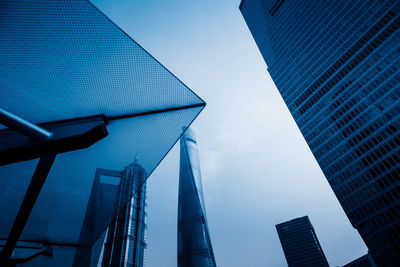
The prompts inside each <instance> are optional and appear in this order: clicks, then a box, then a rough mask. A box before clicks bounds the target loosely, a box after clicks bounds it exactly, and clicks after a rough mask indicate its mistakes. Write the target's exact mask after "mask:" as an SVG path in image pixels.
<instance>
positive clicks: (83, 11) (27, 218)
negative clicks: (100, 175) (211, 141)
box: [0, 0, 205, 266]
mask: <svg viewBox="0 0 400 267" xmlns="http://www.w3.org/2000/svg"><path fill="white" fill-rule="evenodd" d="M0 18H1V19H0V40H1V41H0V58H1V64H0V86H1V90H0V210H1V214H0V250H1V251H0V265H5V264H14V263H16V262H18V263H20V264H22V263H23V264H25V265H26V266H71V265H74V262H75V260H76V259H77V257H78V258H79V256H80V255H81V253H83V250H84V249H88V248H93V247H96V248H98V247H100V248H101V246H102V243H101V242H99V240H100V239H101V237H105V231H106V229H107V227H108V226H109V225H110V223H111V222H112V221H113V219H114V218H113V207H112V206H110V205H108V204H104V203H105V201H104V200H105V199H109V200H110V203H114V199H113V197H115V196H116V195H115V194H117V193H116V191H114V192H113V193H112V194H114V195H112V196H111V195H110V194H111V193H110V192H109V191H108V189H110V187H108V186H106V185H104V184H103V185H102V186H99V187H98V188H97V187H96V188H97V189H98V190H97V193H96V197H94V196H93V197H92V195H91V193H92V189H93V186H95V184H96V183H97V182H96V181H95V179H94V174H95V173H96V170H98V169H99V168H102V169H108V170H122V169H124V167H126V166H128V165H129V164H131V163H132V161H133V159H134V158H138V159H139V161H138V162H137V163H138V164H140V166H141V168H143V170H144V172H143V173H144V174H145V175H144V177H143V179H142V182H144V181H145V180H146V179H147V178H148V176H149V175H150V174H151V173H152V172H153V170H154V169H155V168H156V166H157V165H158V164H159V163H160V161H161V160H162V159H163V158H164V156H165V155H166V154H167V153H168V151H169V150H170V149H171V148H172V146H173V145H174V144H175V143H176V142H177V141H178V140H179V138H180V137H181V135H182V127H189V126H190V124H191V123H192V122H193V120H194V119H195V118H196V117H197V116H198V114H199V113H200V112H201V111H202V109H203V108H204V106H205V102H204V101H203V100H202V99H201V98H200V97H199V96H197V95H196V94H195V93H194V92H193V91H192V90H190V89H189V88H188V87H187V86H186V85H185V84H184V83H182V82H181V81H180V80H179V79H178V78H177V77H175V76H174V75H173V74H172V73H171V72H170V71H169V70H167V69H166V68H165V67H164V66H163V65H162V64H161V63H160V62H158V61H157V60H156V59H155V58H153V57H152V56H151V55H150V54H149V53H148V52H147V51H146V50H144V49H143V48H142V47H141V46H140V45H139V44H137V43H136V42H135V41H134V40H133V39H132V38H131V37H130V36H128V35H127V34H126V33H125V32H123V31H122V30H121V29H120V28H119V27H118V26H117V25H115V24H114V23H113V22H112V21H111V20H110V19H108V18H107V17H106V16H105V15H104V14H102V13H101V11H100V10H98V9H97V8H96V7H95V6H94V5H93V4H92V3H90V2H89V1H87V0H74V1H69V0H59V1H51V0H12V1H8V0H6V1H1V5H0ZM4 110H5V111H7V112H9V113H10V114H13V115H15V116H16V117H20V118H22V119H24V120H25V121H27V122H29V123H31V124H34V125H36V126H39V127H40V128H42V129H44V130H46V131H48V132H50V133H51V134H52V135H50V137H49V139H46V140H36V139H35V138H32V137H31V136H29V135H25V132H24V131H22V130H21V129H19V128H18V127H16V128H13V127H9V126H7V124H6V123H5V120H4V118H5V117H4V116H3V115H4V114H7V112H4ZM14 121H15V120H14ZM89 137H90V139H89ZM89 141H90V142H89ZM10 159H12V160H10ZM38 178H40V179H41V180H40V181H39V182H40V183H38V182H37V180H38ZM140 189H141V187H140V186H139V184H137V187H135V188H134V190H132V191H130V192H129V194H131V197H132V195H133V194H135V193H136V195H138V194H140V193H139V192H140V191H139V190H140ZM28 192H31V193H33V195H36V197H35V198H34V199H33V198H31V195H32V194H31V193H30V194H29V195H27V194H28ZM136 195H135V196H136ZM124 199H125V200H126V201H127V205H129V201H131V198H129V197H128V196H126V197H124ZM31 203H32V205H31ZM107 203H108V202H107ZM132 207H133V206H132ZM90 210H92V211H94V212H97V213H95V214H96V216H93V218H96V219H92V220H91V221H90V220H89V221H88V220H87V219H86V216H87V214H88V212H89V211H90ZM21 218H22V219H21ZM82 230H83V231H84V232H82ZM14 242H16V244H14ZM5 248H6V249H5ZM33 256H34V257H33Z"/></svg>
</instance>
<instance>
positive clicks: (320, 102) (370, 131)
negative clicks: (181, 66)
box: [240, 0, 400, 266]
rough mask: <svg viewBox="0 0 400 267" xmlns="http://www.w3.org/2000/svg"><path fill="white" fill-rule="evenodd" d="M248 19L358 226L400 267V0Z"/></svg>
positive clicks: (245, 5)
mask: <svg viewBox="0 0 400 267" xmlns="http://www.w3.org/2000/svg"><path fill="white" fill-rule="evenodd" d="M240 10H241V12H242V14H243V16H244V19H245V21H246V23H247V25H248V27H249V29H250V31H251V33H252V35H253V37H254V39H255V41H256V43H257V45H258V48H259V49H260V51H261V54H262V55H263V57H264V60H265V61H266V63H267V65H268V71H269V73H270V75H271V77H272V79H273V80H274V82H275V84H276V86H277V88H278V90H279V92H280V94H281V95H282V97H283V99H284V101H285V102H286V105H287V106H288V108H289V110H290V112H291V114H292V115H293V117H294V119H295V121H296V123H297V125H298V127H299V128H300V130H301V132H302V134H303V136H304V138H305V140H306V141H307V143H308V145H309V147H310V148H311V151H312V152H313V154H314V156H315V158H316V160H317V161H318V163H319V165H320V167H321V169H322V170H323V172H324V174H325V176H326V178H327V180H328V182H329V183H330V185H331V187H332V189H333V191H334V192H335V194H336V196H337V198H338V199H339V201H340V203H341V205H342V207H343V209H344V211H345V212H346V214H347V216H348V218H349V220H350V222H351V223H352V225H353V227H354V228H356V229H357V230H358V232H359V233H360V235H361V237H362V238H363V239H364V241H365V243H366V245H367V247H368V248H369V251H370V253H371V255H372V257H373V258H374V259H375V261H376V263H377V264H378V265H379V266H400V183H399V177H400V136H399V128H400V118H399V114H400V105H399V103H400V101H399V99H400V88H399V86H400V60H399V59H400V30H399V28H400V1H398V0H379V1H378V0H375V1H373V0H353V1H347V0H337V1H328V0H307V1H301V0H292V1H285V0H243V1H242V2H241V3H240Z"/></svg>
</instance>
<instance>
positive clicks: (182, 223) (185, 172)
mask: <svg viewBox="0 0 400 267" xmlns="http://www.w3.org/2000/svg"><path fill="white" fill-rule="evenodd" d="M180 143H181V151H180V170H179V199H178V266H179V267H216V263H215V259H214V252H213V249H212V245H211V240H210V233H209V231H208V223H207V217H206V210H205V206H204V198H203V188H202V182H201V172H200V161H199V153H198V151H197V143H196V138H195V135H194V133H193V131H192V130H191V129H187V130H186V132H185V133H184V135H183V136H182V137H181V140H180Z"/></svg>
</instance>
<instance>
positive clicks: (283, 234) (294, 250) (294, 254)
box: [276, 216, 329, 267]
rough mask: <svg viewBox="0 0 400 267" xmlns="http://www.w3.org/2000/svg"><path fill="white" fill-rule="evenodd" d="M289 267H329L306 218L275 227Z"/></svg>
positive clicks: (312, 228)
mask: <svg viewBox="0 0 400 267" xmlns="http://www.w3.org/2000/svg"><path fill="white" fill-rule="evenodd" d="M276 230H277V231H278V236H279V239H280V241H281V245H282V249H283V252H284V253H285V257H286V261H287V264H288V266H289V267H301V266H304V267H329V264H328V261H327V260H326V257H325V254H324V252H323V250H322V247H321V245H320V243H319V241H318V238H317V234H316V233H315V230H314V227H313V226H312V224H311V222H310V219H309V218H308V216H304V217H300V218H296V219H293V220H290V221H287V222H284V223H280V224H277V225H276Z"/></svg>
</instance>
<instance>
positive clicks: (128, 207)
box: [102, 162, 147, 267]
mask: <svg viewBox="0 0 400 267" xmlns="http://www.w3.org/2000/svg"><path fill="white" fill-rule="evenodd" d="M146 177H147V174H146V171H145V170H144V169H143V167H141V166H140V164H138V163H137V162H134V163H132V164H131V165H129V166H127V167H126V168H125V169H124V171H123V172H122V175H121V182H120V184H119V188H118V193H117V197H116V198H115V201H114V214H113V218H114V219H113V221H112V222H111V223H110V225H109V226H108V228H107V236H106V238H105V243H104V248H103V252H102V254H103V255H102V266H123V267H142V266H144V256H145V248H146V221H145V219H146V183H143V180H145V178H146ZM138 186H139V189H136V188H137V187H138ZM132 192H136V194H134V196H133V197H132Z"/></svg>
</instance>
